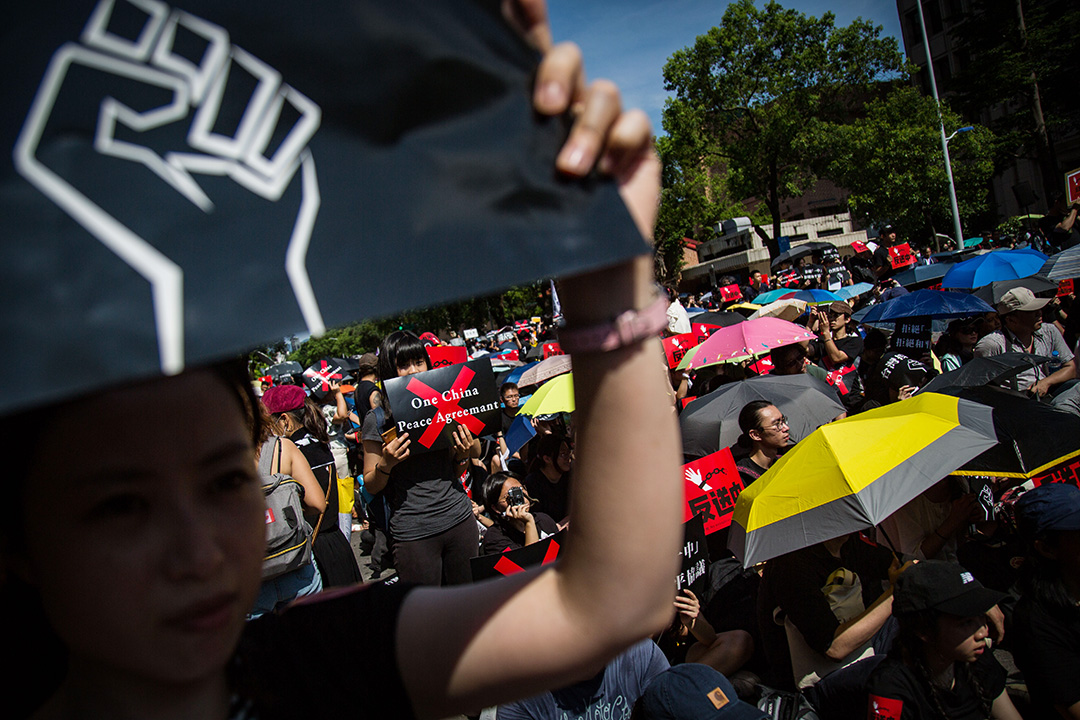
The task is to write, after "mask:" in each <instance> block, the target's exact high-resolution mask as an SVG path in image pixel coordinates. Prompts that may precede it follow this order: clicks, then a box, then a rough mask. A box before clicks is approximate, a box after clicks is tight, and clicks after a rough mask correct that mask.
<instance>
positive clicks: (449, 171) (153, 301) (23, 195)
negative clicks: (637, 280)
mask: <svg viewBox="0 0 1080 720" xmlns="http://www.w3.org/2000/svg"><path fill="white" fill-rule="evenodd" d="M24 5H25V6H20V8H19V12H18V13H16V14H14V15H10V16H9V17H8V24H7V25H6V26H5V32H4V34H3V36H2V37H0V50H2V52H3V54H4V56H5V57H7V58H18V59H19V60H18V62H15V63H12V64H10V67H8V68H7V76H6V77H5V82H4V83H3V84H2V86H0V99H2V102H0V114H2V115H3V119H2V122H0V146H2V147H3V148H4V152H3V153H0V237H2V238H4V240H3V242H2V243H0V287H2V288H3V289H4V290H3V293H4V313H3V316H2V318H0V334H2V335H3V337H4V339H5V341H6V344H7V350H8V352H9V354H11V355H13V356H16V357H34V358H35V362H34V363H32V364H31V365H30V366H29V367H28V368H27V372H23V373H8V374H6V375H5V376H4V377H2V378H0V411H4V410H11V409H14V408H16V407H20V406H27V405H30V404H34V403H40V402H45V401H47V400H49V399H57V398H67V397H71V396H72V395H73V394H76V393H79V392H86V391H88V390H91V389H93V388H95V387H103V386H106V385H115V384H117V383H119V382H122V381H124V380H127V379H129V378H132V377H146V376H150V375H155V374H161V373H163V372H165V373H174V372H178V371H179V370H181V369H182V368H183V367H185V366H187V365H192V364H199V363H205V362H209V361H213V360H217V359H221V358H225V357H232V356H236V355H241V354H245V353H247V352H248V351H249V350H250V349H251V348H253V347H257V346H259V345H261V344H266V343H272V342H275V341H277V340H280V339H281V338H283V337H289V336H292V335H303V334H307V333H311V334H314V335H318V334H320V333H322V332H323V331H324V330H325V328H327V327H338V326H343V325H346V324H348V323H352V322H356V321H359V320H362V319H364V318H366V317H385V316H387V315H390V314H393V313H395V312H399V311H402V310H405V309H409V308H415V307H421V306H424V307H426V306H433V305H438V304H440V303H445V302H449V301H452V300H457V299H460V298H465V297H477V296H484V295H488V294H491V293H493V292H496V291H500V290H502V289H504V288H506V287H509V286H513V285H523V284H527V283H529V282H531V281H533V280H535V279H536V278H541V277H554V276H566V275H570V274H572V273H580V272H583V271H586V270H589V269H595V268H600V267H610V266H612V265H614V264H617V263H619V262H621V261H623V260H626V259H629V258H630V257H634V256H636V255H638V254H640V253H641V252H644V251H646V250H647V246H646V244H645V243H644V241H643V240H642V238H641V234H640V232H639V231H638V230H637V228H636V227H635V225H634V223H633V221H632V220H631V218H630V215H629V213H628V212H627V211H626V207H625V205H624V204H623V202H622V200H621V199H620V198H619V195H618V190H617V188H616V187H615V184H614V183H613V182H611V181H608V180H601V179H598V180H597V181H591V182H567V181H566V178H565V177H563V176H562V175H561V174H560V173H557V172H555V169H554V168H555V158H556V156H557V154H558V152H559V149H560V148H561V146H562V144H563V143H564V141H565V138H566V128H567V125H566V123H567V122H568V118H545V117H541V116H540V115H538V114H537V113H536V112H534V109H533V105H532V92H533V90H532V77H533V75H534V73H535V70H536V66H537V62H538V60H539V55H538V53H537V52H536V51H535V50H534V49H533V48H531V47H530V46H529V45H528V44H527V43H526V42H525V41H524V40H523V39H522V38H520V37H519V36H518V35H517V34H516V33H515V32H514V31H513V29H512V28H511V26H510V24H509V23H508V22H507V21H506V20H505V19H504V18H503V16H502V15H501V13H500V12H499V10H498V5H497V4H496V3H490V2H453V3H431V2H422V1H420V0H402V1H401V2H395V3H386V2H380V1H378V0H356V1H355V2H350V3H313V4H301V3H283V4H277V5H274V6H273V7H272V8H266V7H262V6H258V5H255V4H251V3H244V2H239V1H238V0H185V1H184V2H183V3H181V4H179V5H177V4H174V3H172V2H162V1H157V0H155V2H141V1H140V2H127V1H123V0H70V2H66V3H63V4H62V5H59V4H57V3H50V2H42V3H25V4H24ZM299 28H302V29H303V31H302V32H300V31H298V29H299ZM450 89H453V90H452V91H451V90H450ZM477 258H484V261H483V262H477ZM357 267H365V268H376V269H377V271H375V272H368V273H366V274H365V276H364V281H363V282H362V283H359V284H358V283H355V282H351V278H350V277H349V273H350V272H351V270H350V269H351V268H357ZM358 308H362V310H361V311H358V310H357V309H358ZM223 309H227V310H228V311H227V312H223ZM72 357H77V358H78V359H79V367H80V371H79V372H75V373H72V372H65V369H66V368H68V367H70V364H71V358H72Z"/></svg>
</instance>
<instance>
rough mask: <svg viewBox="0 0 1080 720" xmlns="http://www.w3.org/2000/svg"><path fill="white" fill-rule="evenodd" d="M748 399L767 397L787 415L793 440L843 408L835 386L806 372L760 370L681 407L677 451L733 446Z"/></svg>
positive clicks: (692, 453) (697, 453)
mask: <svg viewBox="0 0 1080 720" xmlns="http://www.w3.org/2000/svg"><path fill="white" fill-rule="evenodd" d="M754 400H767V401H769V402H771V403H773V404H774V405H776V407H778V408H779V409H780V412H782V413H783V414H784V415H786V416H787V418H788V429H789V431H790V432H791V439H792V441H793V442H798V441H799V440H801V439H802V438H804V437H806V436H807V435H809V434H810V433H812V432H813V431H814V430H816V429H817V428H818V427H820V426H821V425H824V424H825V423H827V422H829V421H830V420H832V419H833V418H835V417H837V416H838V415H840V414H841V413H843V412H844V406H843V404H842V403H841V402H840V398H839V397H838V396H837V394H836V390H834V389H833V388H832V386H830V385H829V384H828V383H826V382H824V381H822V380H818V379H817V378H815V377H813V376H811V375H804V374H800V375H762V376H760V377H755V378H750V379H749V380H743V381H741V382H735V383H729V384H727V385H724V386H722V387H720V388H719V389H717V390H714V391H713V392H711V393H709V394H708V395H704V396H702V397H700V398H698V399H697V400H694V401H693V402H691V403H690V404H689V405H687V406H686V409H685V410H683V413H682V415H681V416H680V417H679V424H680V425H681V426H682V438H683V454H684V455H686V456H688V457H704V456H706V455H709V454H710V453H714V452H716V451H717V450H719V449H720V448H725V447H730V446H731V445H734V444H735V441H736V440H738V439H739V435H740V434H741V433H742V430H740V429H739V413H740V412H741V411H742V409H743V406H744V405H746V404H747V403H749V402H753V401H754Z"/></svg>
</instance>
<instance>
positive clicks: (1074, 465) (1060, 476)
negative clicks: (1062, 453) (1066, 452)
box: [1032, 456, 1080, 487]
mask: <svg viewBox="0 0 1080 720" xmlns="http://www.w3.org/2000/svg"><path fill="white" fill-rule="evenodd" d="M1032 481H1033V482H1034V484H1035V487H1039V486H1040V485H1043V484H1045V483H1055V482H1060V483H1068V484H1069V485H1077V486H1080V457H1075V456H1074V457H1070V458H1066V459H1065V460H1062V461H1061V462H1060V463H1058V464H1057V465H1054V466H1053V467H1052V468H1049V469H1047V470H1045V471H1043V472H1041V473H1039V474H1038V475H1036V476H1035V477H1034V478H1032Z"/></svg>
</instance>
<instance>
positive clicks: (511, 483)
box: [496, 478, 531, 513]
mask: <svg viewBox="0 0 1080 720" xmlns="http://www.w3.org/2000/svg"><path fill="white" fill-rule="evenodd" d="M511 488H521V489H522V493H523V494H524V491H525V488H524V486H522V484H521V483H520V482H518V481H517V480H515V479H514V478H507V479H506V482H504V483H503V486H502V490H500V491H499V502H498V504H497V505H496V509H497V510H498V511H499V512H501V513H504V512H506V509H507V508H508V507H509V506H510V505H509V503H507V502H506V496H507V495H508V494H509V493H510V489H511ZM530 504H531V503H529V497H528V496H527V495H526V496H525V509H526V510H528V509H529V506H530Z"/></svg>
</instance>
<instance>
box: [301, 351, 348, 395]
mask: <svg viewBox="0 0 1080 720" xmlns="http://www.w3.org/2000/svg"><path fill="white" fill-rule="evenodd" d="M345 365H346V362H345V360H344V359H342V358H332V357H325V358H323V359H321V360H316V361H315V363H314V364H313V365H312V366H311V367H309V368H308V369H307V370H305V371H304V385H306V386H307V388H308V390H310V391H311V392H312V394H314V395H315V396H316V397H324V396H325V395H326V393H328V392H330V383H332V382H336V383H339V384H340V383H343V382H345V378H347V377H349V372H348V370H346V369H345Z"/></svg>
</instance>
